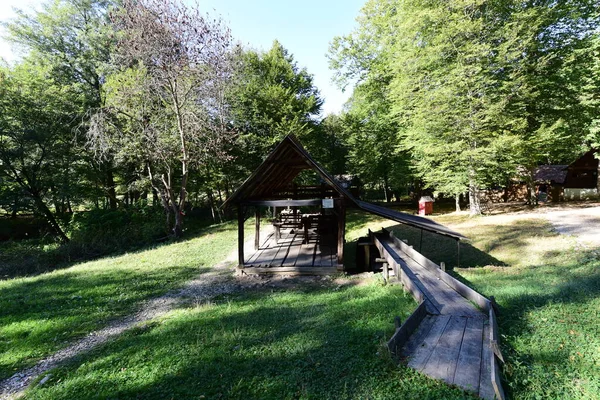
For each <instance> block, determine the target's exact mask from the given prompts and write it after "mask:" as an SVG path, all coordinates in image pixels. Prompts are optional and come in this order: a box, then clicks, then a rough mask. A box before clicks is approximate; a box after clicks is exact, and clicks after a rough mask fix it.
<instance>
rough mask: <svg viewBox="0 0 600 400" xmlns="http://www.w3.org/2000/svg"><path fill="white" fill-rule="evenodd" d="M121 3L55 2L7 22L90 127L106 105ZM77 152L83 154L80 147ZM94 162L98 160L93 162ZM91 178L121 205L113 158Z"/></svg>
mask: <svg viewBox="0 0 600 400" xmlns="http://www.w3.org/2000/svg"><path fill="white" fill-rule="evenodd" d="M116 3H117V1H116V0H52V1H49V2H47V3H44V4H43V5H42V7H41V10H40V11H36V12H34V13H33V14H31V15H29V14H27V13H25V12H23V11H18V10H17V17H16V18H15V19H14V20H13V21H11V22H10V23H8V24H7V28H8V33H9V36H8V39H9V40H11V41H13V42H14V43H15V44H17V45H20V46H22V47H23V48H25V49H26V50H28V51H29V53H28V55H27V57H28V58H30V59H31V60H35V62H36V63H39V64H43V65H47V66H48V67H49V69H48V73H49V74H51V75H52V76H53V79H54V80H55V82H56V83H58V84H61V85H65V86H70V87H71V89H69V90H70V91H72V92H75V93H77V97H75V98H76V99H77V101H78V106H79V107H80V114H81V115H80V121H82V127H83V128H84V129H85V127H86V125H87V120H88V116H89V115H90V114H91V113H92V110H96V109H98V108H100V107H102V106H103V104H104V91H103V82H104V76H103V75H104V72H103V69H104V68H105V64H106V63H107V62H108V61H109V59H110V52H111V49H112V48H113V43H114V39H113V37H114V35H113V31H112V28H111V27H110V24H109V20H108V13H109V10H110V9H111V7H114V6H115V5H116ZM78 152H82V151H81V149H78ZM88 160H89V161H90V162H91V161H93V159H92V158H91V157H89V158H88ZM95 168H96V170H97V173H96V174H86V175H91V177H92V178H93V179H96V180H97V181H98V183H99V185H100V186H102V187H104V192H105V195H106V197H107V198H108V200H109V204H110V206H111V208H116V207H117V195H116V192H115V177H114V165H113V162H112V158H111V157H106V158H105V159H104V161H103V162H102V163H100V164H98V165H95Z"/></svg>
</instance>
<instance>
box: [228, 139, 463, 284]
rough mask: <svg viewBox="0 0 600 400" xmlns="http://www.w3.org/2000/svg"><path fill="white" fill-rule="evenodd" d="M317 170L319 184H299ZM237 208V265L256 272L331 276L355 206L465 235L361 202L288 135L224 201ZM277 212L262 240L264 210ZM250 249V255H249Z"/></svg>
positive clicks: (341, 267) (455, 235)
mask: <svg viewBox="0 0 600 400" xmlns="http://www.w3.org/2000/svg"><path fill="white" fill-rule="evenodd" d="M307 170H312V171H314V172H315V173H316V174H317V175H318V177H319V178H320V181H321V184H319V185H312V186H301V185H298V184H297V183H296V182H295V179H296V178H297V177H298V175H299V174H300V173H301V172H303V171H307ZM233 205H235V206H237V211H238V259H239V263H238V264H239V265H238V268H239V270H240V272H250V273H253V274H264V273H267V274H271V273H284V274H288V273H292V274H309V275H316V274H330V273H334V272H336V271H343V270H344V237H345V231H346V209H347V208H349V207H351V208H357V209H361V210H364V211H366V212H369V213H372V214H376V215H379V216H382V217H384V218H388V219H391V220H394V221H397V222H401V223H404V224H408V225H412V226H414V227H417V228H420V229H422V230H427V231H431V232H435V233H438V234H441V235H445V236H449V237H452V238H454V239H456V240H457V242H458V241H459V240H460V239H462V238H464V236H462V235H461V234H459V233H457V232H454V231H452V230H450V229H448V228H447V227H445V226H443V225H441V224H438V223H436V222H434V221H431V220H429V219H427V218H422V217H418V216H416V215H411V214H406V213H401V212H398V211H394V210H390V209H388V208H385V207H381V206H377V205H375V204H371V203H367V202H364V201H360V200H358V199H357V198H355V197H354V196H353V195H352V194H351V193H350V192H349V191H348V190H346V189H345V188H344V187H343V186H342V185H341V184H339V183H338V182H337V181H336V180H335V179H334V178H333V177H332V176H331V175H330V174H329V173H328V172H327V171H325V170H324V169H323V167H321V166H320V165H319V164H318V163H317V162H316V161H315V160H314V159H313V158H312V157H311V156H310V154H308V152H307V151H306V150H305V149H304V147H302V145H301V144H300V143H299V142H298V140H297V139H296V138H295V137H294V136H293V135H288V136H286V137H285V138H284V139H283V140H282V141H281V142H280V143H279V144H278V145H277V146H276V147H275V149H274V150H273V151H272V152H271V154H270V155H269V156H268V157H267V158H266V159H265V161H264V162H263V163H262V164H261V165H260V166H259V167H258V168H257V169H256V171H254V173H252V175H250V177H249V178H248V179H246V181H245V182H244V183H243V184H242V185H241V186H240V187H239V188H238V189H237V190H236V191H235V193H233V194H232V195H231V196H230V197H229V198H228V199H227V201H226V202H225V204H224V206H233ZM250 208H253V209H254V214H255V235H254V249H253V251H245V250H244V222H245V219H246V214H247V210H248V209H250ZM267 208H271V209H272V211H273V216H274V218H273V220H272V221H271V223H272V228H273V229H272V232H270V233H269V234H268V235H266V237H263V238H261V235H260V232H261V229H260V223H261V209H263V210H264V209H267ZM246 253H248V254H246Z"/></svg>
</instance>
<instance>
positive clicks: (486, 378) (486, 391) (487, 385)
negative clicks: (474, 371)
mask: <svg viewBox="0 0 600 400" xmlns="http://www.w3.org/2000/svg"><path fill="white" fill-rule="evenodd" d="M492 361H493V360H492V350H491V349H490V328H489V325H487V324H485V325H484V327H483V341H482V347H481V373H480V374H479V397H481V398H482V399H490V400H492V399H493V398H494V396H495V393H494V387H493V386H492Z"/></svg>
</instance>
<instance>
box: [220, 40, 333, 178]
mask: <svg viewBox="0 0 600 400" xmlns="http://www.w3.org/2000/svg"><path fill="white" fill-rule="evenodd" d="M238 63H239V64H238V66H239V67H238V69H237V74H236V85H235V86H233V88H232V89H233V90H232V91H231V92H230V94H229V99H230V101H231V104H232V123H233V126H234V128H235V130H236V131H237V132H238V133H239V137H238V140H237V149H239V150H241V152H240V151H237V155H238V157H237V158H238V161H240V159H241V158H242V157H241V156H242V154H243V161H244V164H245V167H246V171H247V170H248V169H249V170H253V169H254V168H255V167H256V166H257V164H258V163H259V162H260V161H261V160H262V158H263V157H264V156H265V154H267V152H268V149H269V148H270V147H271V146H273V145H274V144H275V143H277V142H278V141H279V140H280V139H282V138H283V137H284V136H285V135H287V134H289V133H293V134H295V135H297V136H298V137H301V138H304V139H306V138H308V136H309V134H310V133H311V132H313V131H314V130H315V127H316V125H317V116H318V114H319V112H320V110H321V105H322V103H323V101H322V100H321V98H320V96H319V91H318V90H317V88H316V87H315V86H314V84H313V77H312V75H310V74H309V73H308V72H307V71H306V69H303V68H302V69H301V68H299V67H298V65H297V63H296V62H295V61H294V58H293V56H292V55H291V54H289V52H288V51H287V50H286V49H285V48H284V47H283V46H282V45H281V44H280V43H279V42H277V41H275V42H274V43H273V46H272V47H271V49H270V50H269V51H267V52H258V51H254V50H247V51H244V52H242V53H241V55H240V58H239V59H238ZM307 144H308V147H310V144H311V143H307ZM246 171H244V174H243V175H245V174H246Z"/></svg>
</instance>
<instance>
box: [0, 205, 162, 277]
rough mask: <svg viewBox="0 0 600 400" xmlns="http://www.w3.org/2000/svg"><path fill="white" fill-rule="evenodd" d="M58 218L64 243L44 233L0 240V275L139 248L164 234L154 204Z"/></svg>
mask: <svg viewBox="0 0 600 400" xmlns="http://www.w3.org/2000/svg"><path fill="white" fill-rule="evenodd" d="M67 219H69V218H68V217H67ZM60 222H61V224H62V225H64V226H67V229H66V233H67V234H68V235H69V237H70V239H71V240H70V241H69V242H68V243H65V244H58V243H55V242H54V241H53V240H51V239H49V238H48V237H45V236H41V237H38V238H34V239H24V238H22V237H20V238H16V239H19V240H10V241H4V242H0V249H1V250H2V251H1V254H0V276H2V277H14V276H24V275H34V274H40V273H43V272H47V271H52V270H54V269H59V268H64V267H66V266H69V265H72V264H73V262H76V261H82V260H90V259H94V258H98V257H100V256H104V255H107V254H118V253H120V252H125V251H131V250H135V249H139V248H140V247H144V246H148V245H151V244H153V243H156V242H157V240H158V239H162V238H165V237H166V235H167V229H166V226H165V223H164V214H163V212H162V211H161V210H160V209H159V208H156V207H155V208H148V207H140V208H135V207H130V208H128V209H120V210H101V209H95V210H91V211H83V212H75V213H73V214H72V216H71V217H70V220H67V221H60ZM32 236H33V235H32Z"/></svg>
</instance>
